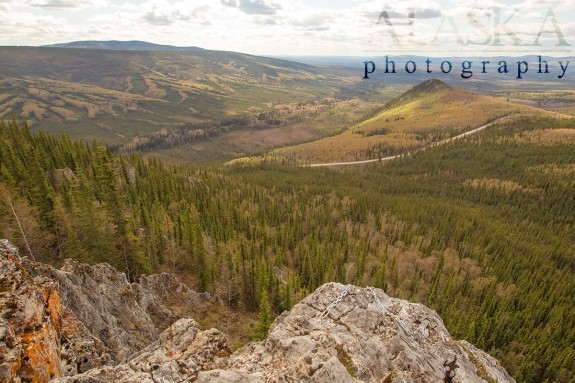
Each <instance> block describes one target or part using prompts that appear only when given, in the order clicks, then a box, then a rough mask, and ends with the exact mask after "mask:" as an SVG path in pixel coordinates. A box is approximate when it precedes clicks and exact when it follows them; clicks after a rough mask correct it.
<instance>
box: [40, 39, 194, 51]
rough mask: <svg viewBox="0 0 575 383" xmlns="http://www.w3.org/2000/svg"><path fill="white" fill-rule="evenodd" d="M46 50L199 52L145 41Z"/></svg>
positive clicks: (80, 43)
mask: <svg viewBox="0 0 575 383" xmlns="http://www.w3.org/2000/svg"><path fill="white" fill-rule="evenodd" d="M42 47H47V48H82V49H109V50H123V51H201V50H204V49H203V48H200V47H176V46H173V45H162V44H154V43H149V42H146V41H139V40H133V41H118V40H110V41H72V42H69V43H61V44H51V45H42Z"/></svg>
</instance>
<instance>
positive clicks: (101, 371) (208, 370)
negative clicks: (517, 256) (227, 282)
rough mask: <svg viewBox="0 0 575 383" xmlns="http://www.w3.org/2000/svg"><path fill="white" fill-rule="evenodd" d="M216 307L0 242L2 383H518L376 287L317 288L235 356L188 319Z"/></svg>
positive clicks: (145, 281) (166, 285)
mask: <svg viewBox="0 0 575 383" xmlns="http://www.w3.org/2000/svg"><path fill="white" fill-rule="evenodd" d="M338 297H341V299H340V300H339V301H338ZM334 302H335V304H333V303H334ZM214 304H215V303H214V302H213V300H212V299H211V297H208V296H207V295H202V294H197V293H195V292H193V291H191V290H190V289H188V288H187V287H186V286H185V285H183V284H182V283H180V282H179V281H178V280H177V279H176V278H175V277H173V276H171V275H169V274H159V275H154V276H150V277H143V278H142V279H141V280H140V282H139V283H133V284H129V283H128V282H127V280H126V277H125V275H124V274H122V273H118V272H116V270H114V269H113V268H112V267H111V266H109V265H107V264H100V265H95V266H88V265H85V264H81V263H77V262H73V261H68V262H66V264H65V265H64V266H63V267H62V269H61V270H56V269H54V268H52V267H50V266H47V265H44V264H41V263H36V262H32V261H30V260H28V259H26V258H21V257H20V256H19V255H18V252H17V250H16V248H14V246H12V245H11V244H10V243H9V242H8V241H6V240H0V355H1V359H0V381H1V382H25V381H35V382H48V381H50V380H51V381H53V382H59V383H72V382H74V383H76V382H78V383H88V382H90V383H94V382H150V383H153V382H156V383H159V382H162V383H168V382H216V383H217V382H238V383H239V382H242V383H243V382H245V383H251V382H253V383H255V382H330V383H333V382H378V383H379V382H384V383H391V382H407V383H410V382H470V383H474V382H477V383H482V382H488V383H491V382H499V383H505V382H514V380H513V379H512V378H511V377H510V376H509V375H508V374H507V372H506V371H505V370H504V369H503V368H502V367H501V366H500V365H499V364H498V363H497V361H496V360H495V359H494V358H492V357H491V356H489V355H487V354H486V353H484V352H483V351H481V350H478V349H477V348H475V347H474V346H473V345H471V344H469V343H467V342H465V341H458V342H456V341H454V340H453V339H452V338H451V336H450V335H449V333H448V332H447V330H446V329H445V326H444V325H443V322H442V320H441V318H440V317H439V316H438V315H437V313H435V312H434V311H432V310H430V309H428V308H427V307H425V306H423V305H421V304H415V303H410V302H407V301H403V300H399V299H395V298H390V297H389V296H387V295H386V294H385V293H384V292H383V291H382V290H379V289H366V288H359V287H355V286H347V287H346V286H344V285H341V284H338V283H328V284H325V285H323V286H321V287H320V288H319V289H317V290H316V291H315V292H314V293H313V294H311V295H310V296H308V297H307V298H305V299H304V300H302V301H301V302H299V303H298V304H296V305H295V306H294V307H293V308H292V310H291V311H289V312H284V313H283V314H282V315H280V316H279V317H278V318H277V319H276V320H275V322H274V323H273V325H272V327H271V328H270V331H269V334H268V337H267V339H265V340H264V341H262V342H258V343H250V344H248V345H246V346H244V347H243V348H241V349H240V350H238V351H236V352H233V349H232V347H231V345H230V342H229V340H228V338H227V336H226V335H225V334H223V333H222V332H220V331H219V330H216V329H209V330H204V329H202V328H201V326H200V325H199V324H198V323H197V322H196V321H194V319H192V318H193V313H194V310H198V309H199V307H200V306H202V307H204V308H205V307H206V306H208V307H209V306H210V305H214ZM328 308H329V310H327V311H326V309H328ZM167 321H172V322H173V323H171V324H170V325H169V326H168V325H166V322H167Z"/></svg>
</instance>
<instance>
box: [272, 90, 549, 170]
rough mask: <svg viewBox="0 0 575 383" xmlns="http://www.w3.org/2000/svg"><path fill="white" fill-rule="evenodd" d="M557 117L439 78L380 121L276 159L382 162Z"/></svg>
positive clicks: (391, 106)
mask: <svg viewBox="0 0 575 383" xmlns="http://www.w3.org/2000/svg"><path fill="white" fill-rule="evenodd" d="M537 114H543V115H551V116H553V115H557V116H559V114H556V113H554V112H551V111H545V110H541V109H538V108H534V107H531V106H528V105H522V104H518V103H515V102H512V101H507V99H504V98H496V97H493V96H488V95H483V94H479V93H475V92H472V91H469V90H466V89H463V88H459V87H455V86H450V85H447V84H445V83H444V82H442V81H439V80H436V79H433V80H428V81H425V82H423V83H421V84H419V85H417V86H415V87H413V88H412V89H411V90H409V91H407V92H406V93H405V94H403V95H402V96H400V97H398V98H396V99H394V100H393V101H391V102H389V103H388V104H387V105H386V107H385V108H384V110H383V111H382V112H381V113H379V114H377V115H376V116H375V117H373V118H370V119H367V120H365V121H363V122H361V123H359V124H357V125H355V126H352V127H351V128H349V129H348V130H346V131H344V132H343V133H341V134H339V135H336V136H332V137H327V138H324V139H321V140H317V141H314V142H310V143H305V144H301V145H296V146H292V147H289V148H281V149H277V150H275V151H273V152H272V153H271V156H273V157H276V158H283V159H285V160H287V161H290V162H296V163H323V162H337V161H355V160H363V159H373V158H381V157H385V156H390V155H394V154H399V153H404V152H406V151H409V150H413V149H416V148H421V147H424V146H427V145H429V144H431V143H433V142H437V141H440V140H443V139H446V138H449V137H453V136H455V135H458V134H460V133H463V132H465V131H468V130H471V129H474V128H477V127H479V126H482V125H485V124H486V123H489V122H490V121H494V120H496V119H498V118H501V117H504V116H512V115H537Z"/></svg>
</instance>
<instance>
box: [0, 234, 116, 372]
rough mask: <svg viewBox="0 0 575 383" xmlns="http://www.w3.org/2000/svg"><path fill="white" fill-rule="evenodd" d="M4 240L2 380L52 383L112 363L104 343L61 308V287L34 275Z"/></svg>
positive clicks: (0, 256) (0, 254) (0, 266)
mask: <svg viewBox="0 0 575 383" xmlns="http://www.w3.org/2000/svg"><path fill="white" fill-rule="evenodd" d="M21 262H22V260H21V259H20V257H19V255H18V251H17V249H16V248H15V247H14V246H12V245H11V244H10V243H9V242H8V241H6V240H0V382H21V381H33V382H47V381H48V380H50V379H52V378H55V377H59V376H62V375H64V376H66V375H75V374H78V373H82V372H85V371H88V370H90V369H92V368H96V367H101V366H103V365H106V364H108V363H110V362H111V360H110V357H109V356H108V355H107V354H106V352H105V348H104V345H103V344H102V342H101V341H100V340H99V339H97V338H96V337H94V336H93V335H92V334H91V333H90V332H89V331H88V330H87V329H86V327H85V326H84V324H82V322H80V321H79V320H78V319H77V318H76V316H75V315H74V314H73V313H72V312H71V311H70V310H68V309H67V308H66V307H65V306H63V305H62V304H61V299H60V294H59V290H58V283H57V282H54V281H53V280H51V279H48V278H44V277H40V276H36V277H33V276H31V275H30V274H29V273H28V272H27V271H26V270H25V269H24V268H23V267H22V264H21Z"/></svg>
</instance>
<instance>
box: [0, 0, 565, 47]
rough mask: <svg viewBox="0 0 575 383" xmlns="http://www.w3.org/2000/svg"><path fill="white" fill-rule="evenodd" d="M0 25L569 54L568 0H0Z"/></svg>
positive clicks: (71, 33)
mask: <svg viewBox="0 0 575 383" xmlns="http://www.w3.org/2000/svg"><path fill="white" fill-rule="evenodd" d="M383 11H385V13H384V14H383ZM0 20H2V22H0V45H20V46H23V45H29V46H38V45H45V44H55V43H64V42H71V41H80V40H144V41H148V42H152V43H157V44H169V45H177V46H198V47H202V48H206V49H214V50H226V51H237V52H243V53H250V54H256V55H276V56H278V55H281V56H289V55H307V56H310V55H313V56H316V55H326V56H363V57H368V56H370V55H377V56H382V55H386V54H419V55H429V54H432V53H433V54H435V55H436V56H437V55H438V54H442V55H467V56H490V55H492V56H493V55H506V54H507V55H510V54H514V55H520V54H543V55H545V56H571V55H572V50H574V49H575V48H574V47H575V0H522V1H507V0H480V1H475V0H460V1H449V0H440V1H433V0H407V1H397V0H374V1H363V0H185V1H178V0H130V1H124V0H0ZM534 43H536V44H539V45H536V46H534V45H533V44H534Z"/></svg>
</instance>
